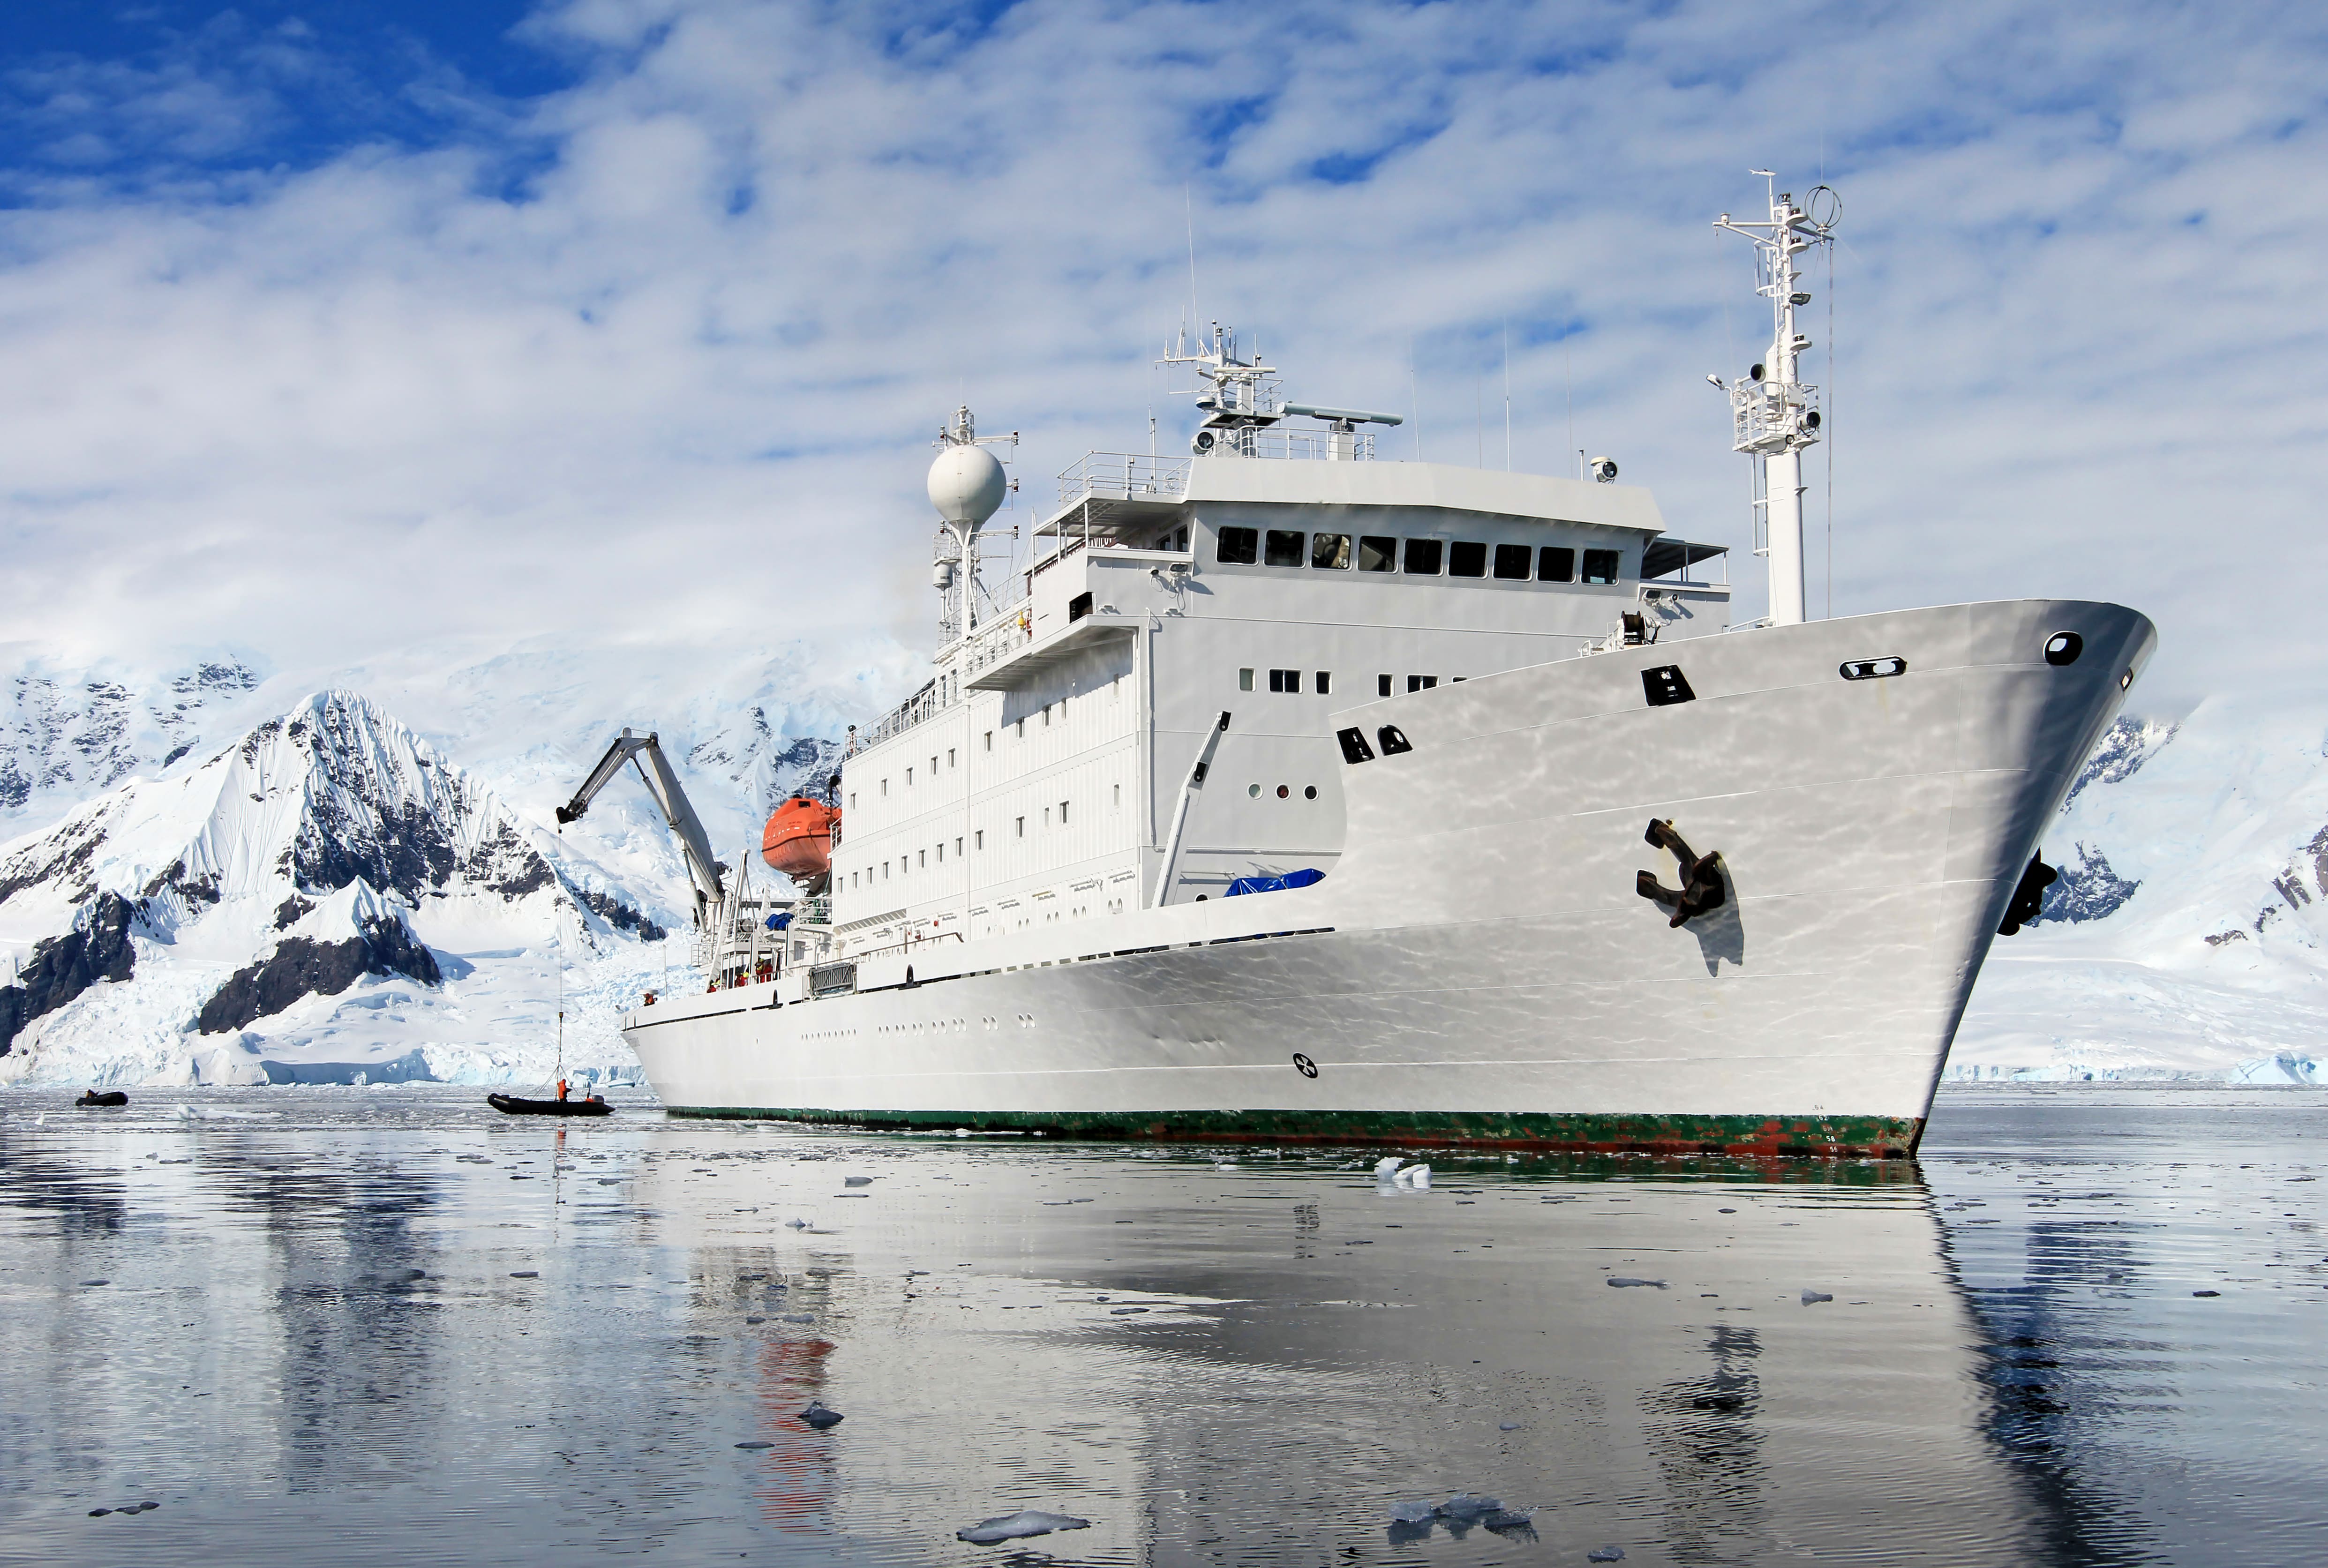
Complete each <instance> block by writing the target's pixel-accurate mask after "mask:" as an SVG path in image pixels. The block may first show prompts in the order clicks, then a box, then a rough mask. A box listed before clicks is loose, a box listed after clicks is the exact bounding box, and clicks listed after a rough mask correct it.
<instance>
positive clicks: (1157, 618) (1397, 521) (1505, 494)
mask: <svg viewBox="0 0 2328 1568" xmlns="http://www.w3.org/2000/svg"><path fill="white" fill-rule="evenodd" d="M1280 411H1282V410H1280ZM1270 417H1271V418H1277V417H1279V416H1278V415H1272V416H1270ZM1384 418H1387V417H1384ZM1347 423H1349V421H1348V420H1347V419H1344V420H1341V421H1336V420H1333V419H1331V418H1328V421H1327V425H1328V427H1326V428H1323V429H1319V430H1316V431H1307V430H1300V429H1293V428H1287V427H1282V426H1281V425H1273V426H1272V427H1256V426H1255V425H1253V423H1250V422H1249V423H1248V424H1247V425H1244V426H1231V427H1227V434H1226V435H1225V437H1224V438H1223V439H1222V440H1221V441H1220V442H1218V443H1216V445H1215V446H1213V448H1212V449H1211V450H1210V451H1208V452H1206V453H1205V454H1202V455H1194V454H1192V455H1188V456H1185V457H1168V456H1161V455H1154V454H1150V455H1137V454H1129V453H1112V452H1094V453H1091V454H1089V455H1085V456H1084V458H1082V459H1081V460H1080V461H1078V462H1077V463H1075V465H1072V466H1071V467H1069V468H1068V469H1067V470H1066V471H1065V473H1064V474H1061V475H1060V476H1059V481H1058V492H1057V498H1056V503H1055V505H1054V507H1053V509H1052V510H1051V511H1050V512H1049V513H1048V514H1047V515H1046V516H1045V517H1044V518H1043V520H1042V521H1040V522H1039V523H1038V524H1037V526H1036V527H1035V529H1034V530H1033V543H1034V559H1033V561H1032V562H1031V564H1029V565H1028V566H1027V567H1026V568H1023V569H1022V570H1021V571H1020V572H1019V574H1018V575H1017V577H1016V580H1015V581H1014V582H1013V583H1012V584H1011V591H1010V592H1009V593H1008V594H1006V595H1003V596H1000V598H1001V602H1000V604H999V605H998V606H994V607H993V609H992V610H991V612H990V613H988V614H986V615H984V616H983V618H982V619H980V618H978V617H977V616H975V615H971V614H969V613H968V612H966V611H965V612H962V614H961V619H960V620H959V621H956V622H953V623H951V624H949V627H948V630H949V632H952V631H953V630H954V628H955V627H957V626H965V625H966V627H967V629H966V631H963V632H962V634H960V635H950V636H949V637H948V638H947V640H946V641H945V642H944V643H943V646H941V648H940V649H939V651H938V653H937V655H936V658H935V664H936V670H935V672H934V676H933V679H932V680H931V681H930V683H929V684H928V685H927V686H926V687H925V688H924V689H923V690H921V691H920V692H918V693H916V694H915V697H914V698H913V699H911V700H910V701H908V702H907V703H906V704H905V705H903V706H902V707H900V708H899V709H897V710H896V711H895V712H893V713H892V714H890V715H888V716H887V718H884V719H883V720H882V721H881V722H880V723H879V724H878V726H876V727H874V728H873V729H872V730H871V732H870V737H869V739H868V743H867V744H866V745H865V746H863V747H862V748H861V749H860V750H859V751H858V752H857V753H856V754H855V755H853V756H850V758H849V759H848V761H847V762H846V763H845V764H844V766H843V770H842V772H843V784H842V791H843V807H844V822H845V823H846V832H845V834H844V835H843V836H842V837H841V838H840V840H837V842H836V846H835V849H834V853H833V887H832V919H833V929H834V934H835V935H836V937H837V938H838V939H839V941H840V947H841V950H842V951H844V952H850V951H853V952H856V953H868V952H878V951H880V950H883V949H885V948H887V947H891V946H894V945H895V944H908V945H910V944H915V943H921V942H930V941H941V942H943V941H959V940H976V939H980V938H982V937H985V936H990V935H1002V934H1010V933H1012V932H1017V931H1021V930H1027V929H1030V928H1033V927H1035V926H1037V925H1051V924H1056V923H1058V922H1061V921H1070V920H1103V919H1107V918H1111V917H1112V916H1116V915H1122V914H1126V913H1129V912H1131V911H1135V910H1138V909H1140V908H1143V907H1147V906H1151V905H1154V904H1159V903H1183V902H1189V901H1193V900H1196V899H1200V898H1217V897H1225V896H1228V895H1229V893H1230V890H1231V887H1232V884H1234V883H1235V882H1237V881H1238V879H1240V878H1254V877H1264V878H1265V877H1270V876H1283V875H1286V874H1288V873H1292V872H1296V871H1303V870H1318V871H1322V872H1324V873H1326V874H1327V875H1328V876H1331V875H1332V874H1333V870H1334V867H1335V865H1336V863H1337V861H1338V859H1339V856H1340V853H1341V845H1342V840H1343V833H1344V825H1343V814H1342V802H1341V784H1340V778H1341V774H1340V767H1339V765H1338V761H1339V754H1338V749H1337V746H1336V743H1335V741H1334V738H1333V737H1334V725H1333V724H1332V722H1331V719H1332V717H1333V715H1335V714H1336V713H1338V712H1339V711H1341V710H1343V709H1348V708H1351V707H1354V706H1356V705H1358V704H1361V703H1364V702H1367V701H1370V700H1374V699H1378V698H1381V697H1385V696H1390V695H1393V694H1394V693H1404V692H1410V691H1417V690H1429V689H1432V688H1434V687H1437V686H1440V685H1441V684H1452V683H1456V682H1460V681H1467V680H1469V679H1473V678H1475V677H1478V676H1482V675H1488V674H1492V673H1495V672H1497V671H1505V670H1511V669H1516V668H1521V667H1524V666H1529V665H1535V664H1541V663H1544V662H1550V661H1553V660H1559V659H1568V658H1575V657H1579V656H1582V655H1589V654H1591V653H1595V652H1598V651H1600V650H1604V649H1610V648H1615V647H1619V646H1624V645H1626V644H1628V643H1645V642H1653V641H1667V640H1675V639H1679V638H1686V637H1694V636H1700V635H1704V634H1710V633H1718V632H1723V631H1726V630H1727V629H1728V628H1729V624H1730V615H1729V609H1730V589H1729V587H1728V584H1727V582H1726V580H1714V579H1713V578H1710V577H1708V575H1707V572H1708V569H1709V568H1712V569H1715V570H1721V571H1723V572H1724V573H1725V574H1726V551H1725V549H1723V547H1721V546H1718V545H1708V544H1700V543H1694V542H1691V541H1687V540H1681V539H1677V538H1675V537H1672V536H1670V535H1668V534H1667V533H1666V531H1665V525H1664V519H1663V517H1662V516H1661V514H1660V513H1659V512H1658V510H1657V503H1656V502H1655V500H1654V499H1653V498H1652V497H1651V495H1650V494H1649V493H1648V492H1647V490H1645V489H1642V488H1641V487H1639V486H1638V485H1629V484H1615V483H1600V482H1596V481H1591V480H1578V479H1567V478H1561V477H1557V476H1553V475H1545V474H1519V473H1512V472H1507V471H1497V470H1488V469H1479V468H1467V467H1461V466H1458V465H1446V464H1433V463H1421V462H1399V461H1385V460H1383V459H1381V458H1379V457H1378V456H1377V455H1375V444H1374V441H1373V439H1372V437H1369V436H1367V435H1366V434H1365V433H1364V432H1362V431H1357V430H1355V429H1349V428H1343V427H1341V426H1342V425H1344V424H1347ZM964 427H965V428H966V427H967V418H966V416H965V417H964ZM1202 435H1203V431H1202V430H1201V429H1200V431H1199V436H1200V437H1201V436H1202ZM934 494H935V492H934ZM974 553H975V552H974V546H972V544H971V543H969V542H968V541H966V540H965V541H963V542H962V544H961V545H960V546H959V549H958V553H957V554H956V556H955V557H954V559H958V560H962V561H969V560H972V559H974ZM940 577H941V587H942V589H945V590H946V591H949V592H957V593H958V592H960V585H959V584H958V583H956V582H954V580H953V579H952V578H950V577H947V575H946V572H945V570H944V565H943V557H942V562H941V572H940ZM949 584H952V585H953V586H952V587H949ZM949 602H950V603H962V602H967V601H963V600H959V599H957V600H950V601H949ZM1224 726H1225V728H1224Z"/></svg>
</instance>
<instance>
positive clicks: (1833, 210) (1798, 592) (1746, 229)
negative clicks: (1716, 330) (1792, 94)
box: [1710, 169, 1843, 626]
mask: <svg viewBox="0 0 2328 1568" xmlns="http://www.w3.org/2000/svg"><path fill="white" fill-rule="evenodd" d="M1752 173H1754V174H1760V175H1761V176H1762V177H1763V178H1765V179H1767V180H1769V182H1770V216H1769V221H1767V222H1761V223H1741V222H1737V221H1733V220H1732V218H1731V216H1730V214H1729V213H1727V212H1724V213H1723V215H1722V216H1721V217H1720V218H1718V219H1716V220H1715V221H1714V224H1713V226H1714V227H1715V228H1716V229H1726V230H1729V231H1730V232H1732V234H1743V235H1744V236H1746V238H1747V239H1751V240H1752V241H1753V242H1754V291H1755V292H1756V293H1757V294H1760V295H1761V296H1763V297H1765V298H1767V299H1768V300H1769V302H1770V321H1771V331H1770V351H1769V355H1768V356H1767V357H1766V358H1765V359H1764V360H1763V361H1762V362H1761V363H1760V364H1758V365H1756V366H1755V367H1754V368H1753V369H1752V370H1751V371H1747V372H1746V375H1745V376H1744V377H1743V378H1742V379H1741V380H1736V381H1732V382H1724V381H1723V380H1722V378H1720V377H1719V376H1715V377H1712V378H1710V379H1711V380H1713V384H1714V385H1715V386H1717V387H1722V388H1723V390H1726V391H1727V392H1728V393H1729V394H1730V408H1731V416H1732V425H1733V427H1734V430H1735V439H1734V440H1733V442H1732V450H1733V451H1738V452H1743V453H1745V454H1746V455H1747V456H1748V457H1750V458H1751V459H1752V461H1753V465H1754V522H1755V530H1754V531H1755V532H1756V534H1757V535H1759V536H1760V539H1759V540H1758V541H1757V544H1756V547H1755V550H1754V553H1755V554H1756V555H1764V556H1768V557H1769V562H1770V614H1769V624H1771V625H1774V626H1794V625H1799V624H1802V622H1803V620H1804V618H1805V615H1804V607H1803V600H1804V595H1803V462H1802V454H1803V449H1804V448H1805V447H1807V446H1812V445H1814V444H1816V442H1817V440H1818V438H1819V411H1818V389H1817V388H1816V387H1812V386H1806V385H1805V384H1804V383H1803V381H1802V380H1801V379H1800V378H1799V377H1798V375H1797V373H1796V371H1797V365H1798V360H1799V358H1800V356H1801V354H1802V352H1803V351H1804V350H1805V349H1807V348H1809V347H1810V346H1811V340H1810V339H1809V338H1807V337H1805V336H1804V335H1803V334H1802V333H1799V332H1798V331H1796V330H1795V311H1796V310H1797V308H1798V307H1799V306H1802V305H1808V304H1809V303H1810V299H1811V296H1809V295H1808V294H1807V293H1806V292H1804V291H1803V289H1802V287H1801V272H1800V269H1799V268H1797V267H1796V265H1795V258H1796V257H1797V256H1798V255H1800V254H1801V253H1802V252H1803V251H1806V250H1808V249H1810V248H1811V247H1812V246H1814V245H1824V244H1826V243H1827V241H1828V240H1829V239H1830V238H1831V237H1832V235H1833V233H1834V230H1835V219H1836V218H1837V217H1838V216H1839V215H1840V214H1841V211H1842V207H1843V203H1842V201H1841V199H1840V198H1838V197H1837V196H1836V195H1835V192H1834V191H1833V190H1832V189H1830V188H1829V187H1827V186H1826V185H1820V186H1817V187H1816V188H1814V189H1813V190H1812V192H1811V193H1810V194H1809V196H1807V198H1805V201H1804V204H1803V205H1802V206H1800V207H1798V206H1796V205H1795V199H1794V197H1793V196H1792V195H1790V194H1788V193H1787V192H1782V191H1780V190H1779V188H1778V179H1777V177H1776V176H1775V175H1773V174H1771V173H1770V172H1769V170H1767V169H1756V170H1753V171H1752Z"/></svg>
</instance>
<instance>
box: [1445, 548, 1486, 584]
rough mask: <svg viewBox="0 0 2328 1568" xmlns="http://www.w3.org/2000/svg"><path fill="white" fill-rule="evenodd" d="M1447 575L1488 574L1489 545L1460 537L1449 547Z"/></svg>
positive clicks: (1468, 575)
mask: <svg viewBox="0 0 2328 1568" xmlns="http://www.w3.org/2000/svg"><path fill="white" fill-rule="evenodd" d="M1447 575H1448V576H1449V577H1486V576H1487V575H1488V547H1487V546H1486V545H1484V544H1481V543H1479V542H1478V541H1477V540H1468V539H1459V540H1456V541H1455V542H1454V543H1453V544H1450V545H1449V546H1448V547H1447Z"/></svg>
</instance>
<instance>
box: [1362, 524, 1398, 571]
mask: <svg viewBox="0 0 2328 1568" xmlns="http://www.w3.org/2000/svg"><path fill="white" fill-rule="evenodd" d="M1358 569H1359V570H1360V571H1362V572H1394V571H1396V570H1398V540H1394V539H1384V538H1382V537H1380V536H1379V535H1376V534H1371V533H1367V534H1360V535H1359V536H1358Z"/></svg>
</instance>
